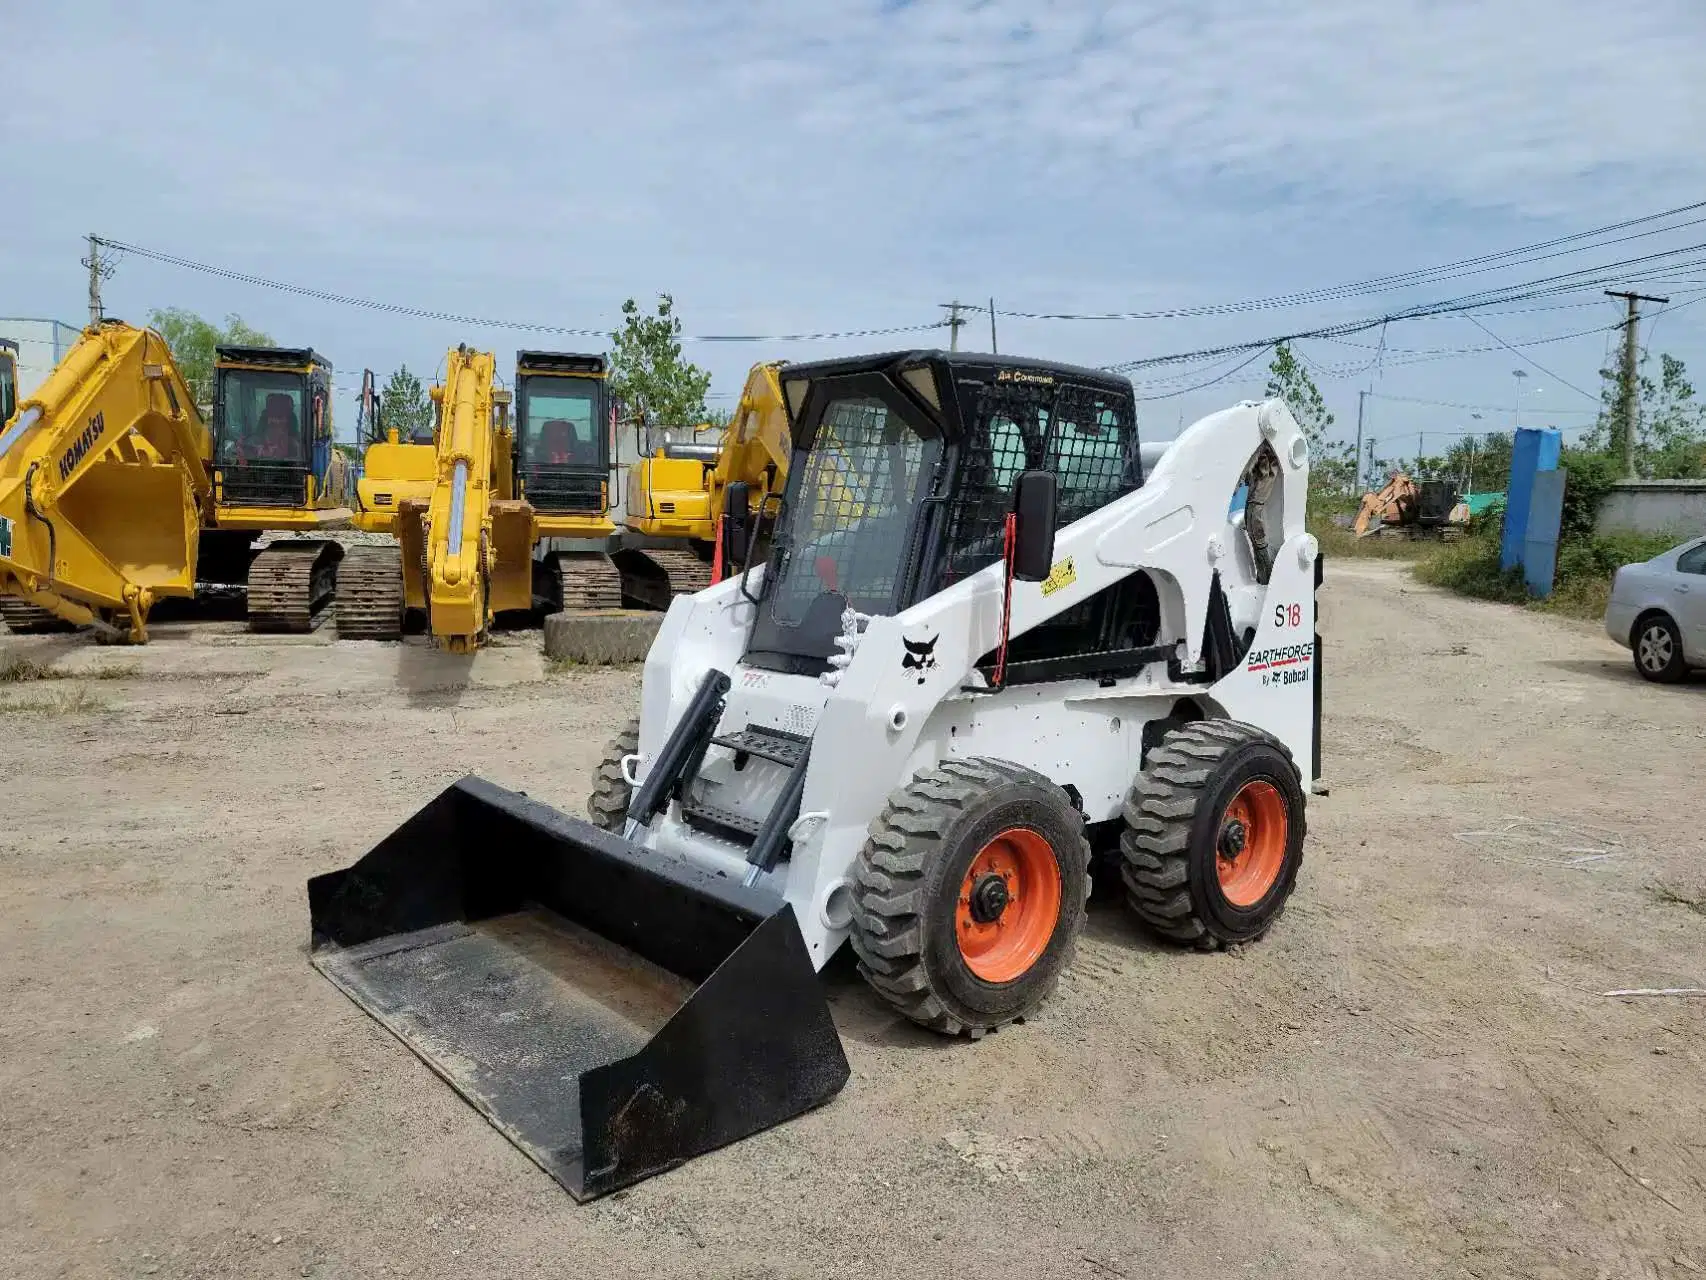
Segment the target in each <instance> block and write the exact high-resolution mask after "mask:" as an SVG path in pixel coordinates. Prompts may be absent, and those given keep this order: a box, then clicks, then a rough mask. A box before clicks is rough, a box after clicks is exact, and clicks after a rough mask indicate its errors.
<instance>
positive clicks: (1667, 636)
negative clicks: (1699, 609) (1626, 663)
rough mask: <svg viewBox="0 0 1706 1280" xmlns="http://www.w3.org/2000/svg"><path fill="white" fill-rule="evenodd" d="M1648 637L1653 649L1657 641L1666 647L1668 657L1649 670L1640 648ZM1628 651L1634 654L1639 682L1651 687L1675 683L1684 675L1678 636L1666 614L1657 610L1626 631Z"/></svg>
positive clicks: (1679, 633) (1683, 662) (1657, 643)
mask: <svg viewBox="0 0 1706 1280" xmlns="http://www.w3.org/2000/svg"><path fill="white" fill-rule="evenodd" d="M1649 638H1651V639H1652V641H1653V643H1654V644H1655V646H1657V645H1659V644H1660V642H1661V640H1662V642H1663V643H1664V645H1666V646H1668V649H1669V652H1670V658H1669V661H1667V662H1665V664H1664V665H1663V666H1654V667H1652V668H1651V669H1649V668H1648V667H1647V665H1646V662H1645V661H1644V660H1643V658H1642V654H1641V646H1642V644H1643V643H1644V642H1646V641H1647V640H1648V639H1649ZM1629 651H1630V653H1631V654H1633V655H1634V659H1635V670H1636V671H1637V672H1638V673H1640V676H1641V678H1642V679H1643V680H1651V681H1652V682H1653V683H1654V684H1676V683H1677V682H1678V681H1680V680H1681V679H1682V678H1683V677H1684V676H1686V675H1687V674H1688V660H1687V659H1686V658H1684V657H1683V656H1682V633H1681V632H1680V631H1678V630H1677V627H1676V623H1675V622H1673V621H1672V620H1671V618H1670V617H1669V616H1668V615H1666V614H1663V613H1659V612H1658V611H1657V610H1655V611H1653V612H1652V613H1645V614H1642V615H1641V616H1640V617H1639V618H1637V619H1636V620H1635V625H1634V627H1632V628H1631V629H1630V632H1629ZM1654 656H1655V657H1656V656H1657V655H1656V654H1655V655H1654Z"/></svg>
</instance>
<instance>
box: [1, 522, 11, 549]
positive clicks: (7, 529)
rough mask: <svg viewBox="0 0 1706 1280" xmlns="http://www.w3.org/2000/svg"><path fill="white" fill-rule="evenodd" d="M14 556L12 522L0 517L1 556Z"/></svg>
mask: <svg viewBox="0 0 1706 1280" xmlns="http://www.w3.org/2000/svg"><path fill="white" fill-rule="evenodd" d="M11 554H12V522H11V521H10V520H8V519H7V518H6V517H5V516H0V556H9V555H11Z"/></svg>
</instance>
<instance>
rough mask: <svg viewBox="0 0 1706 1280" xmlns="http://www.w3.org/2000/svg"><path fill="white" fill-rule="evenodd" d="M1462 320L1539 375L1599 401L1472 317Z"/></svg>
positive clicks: (1465, 315)
mask: <svg viewBox="0 0 1706 1280" xmlns="http://www.w3.org/2000/svg"><path fill="white" fill-rule="evenodd" d="M1463 318H1464V319H1465V320H1467V321H1469V323H1470V324H1472V325H1474V326H1475V327H1476V328H1477V329H1479V330H1480V331H1481V332H1482V333H1484V334H1486V335H1487V336H1488V337H1489V338H1491V339H1492V340H1493V341H1494V342H1496V343H1498V344H1499V345H1500V346H1501V347H1504V348H1506V349H1507V350H1508V351H1509V352H1510V353H1511V354H1512V355H1514V356H1515V357H1516V358H1517V359H1518V360H1521V361H1522V362H1523V363H1524V364H1531V365H1533V366H1534V367H1535V368H1536V369H1538V370H1540V372H1541V373H1544V374H1545V375H1546V376H1547V377H1548V378H1551V379H1553V380H1555V381H1557V382H1561V383H1563V384H1564V385H1565V386H1566V387H1568V388H1569V389H1570V390H1571V391H1574V392H1575V393H1576V394H1577V395H1579V396H1583V397H1585V398H1586V399H1588V400H1592V401H1594V402H1595V403H1597V402H1598V401H1599V397H1598V396H1597V395H1595V394H1594V393H1593V392H1591V391H1583V390H1582V389H1581V388H1580V387H1578V386H1577V385H1576V384H1575V383H1573V382H1571V381H1569V379H1567V378H1565V377H1564V376H1563V375H1562V374H1559V373H1553V372H1552V370H1550V369H1548V368H1547V367H1546V366H1545V365H1543V364H1541V363H1540V361H1538V360H1536V359H1535V358H1534V357H1533V356H1526V355H1524V354H1523V353H1522V351H1521V350H1520V349H1519V348H1517V347H1514V346H1512V345H1511V344H1510V343H1508V342H1506V341H1505V340H1504V339H1503V338H1501V337H1499V335H1498V334H1496V333H1494V332H1493V331H1492V330H1491V329H1489V328H1488V327H1487V326H1486V325H1484V324H1482V323H1481V322H1480V321H1479V320H1477V319H1476V318H1475V317H1474V316H1472V315H1469V314H1467V313H1465V314H1464V317H1463Z"/></svg>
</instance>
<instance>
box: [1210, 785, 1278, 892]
mask: <svg viewBox="0 0 1706 1280" xmlns="http://www.w3.org/2000/svg"><path fill="white" fill-rule="evenodd" d="M1290 834H1291V824H1290V820H1289V819H1288V817H1287V815H1286V811H1285V797H1284V796H1282V795H1280V793H1279V788H1278V787H1276V786H1274V784H1273V783H1271V782H1260V781H1250V782H1246V783H1245V784H1244V785H1243V786H1242V787H1240V788H1239V789H1238V794H1237V795H1235V796H1233V797H1232V803H1231V804H1229V805H1227V806H1226V813H1225V814H1224V815H1223V816H1222V817H1221V819H1220V831H1219V833H1218V835H1217V836H1216V839H1215V870H1216V871H1217V872H1218V873H1219V877H1220V893H1221V896H1222V897H1224V898H1225V899H1226V900H1227V902H1229V903H1231V904H1232V905H1233V906H1235V907H1253V906H1255V905H1256V904H1257V903H1258V902H1260V901H1261V900H1262V899H1263V898H1265V897H1267V895H1268V890H1270V889H1272V888H1273V887H1274V884H1275V883H1276V882H1277V881H1278V880H1279V874H1280V868H1281V867H1283V866H1284V865H1285V847H1286V842H1287V837H1288V836H1289V835H1290Z"/></svg>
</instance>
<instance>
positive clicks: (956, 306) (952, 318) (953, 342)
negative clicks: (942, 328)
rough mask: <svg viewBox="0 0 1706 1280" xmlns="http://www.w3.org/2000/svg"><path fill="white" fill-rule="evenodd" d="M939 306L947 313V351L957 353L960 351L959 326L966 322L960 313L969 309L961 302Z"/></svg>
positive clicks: (945, 303)
mask: <svg viewBox="0 0 1706 1280" xmlns="http://www.w3.org/2000/svg"><path fill="white" fill-rule="evenodd" d="M941 306H942V309H943V310H945V311H946V312H947V313H948V350H949V351H958V350H959V349H960V326H961V325H963V324H965V322H966V320H965V317H964V316H962V315H961V314H960V312H962V311H966V310H969V308H968V307H967V306H966V304H965V303H963V302H944V303H942V304H941Z"/></svg>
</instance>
